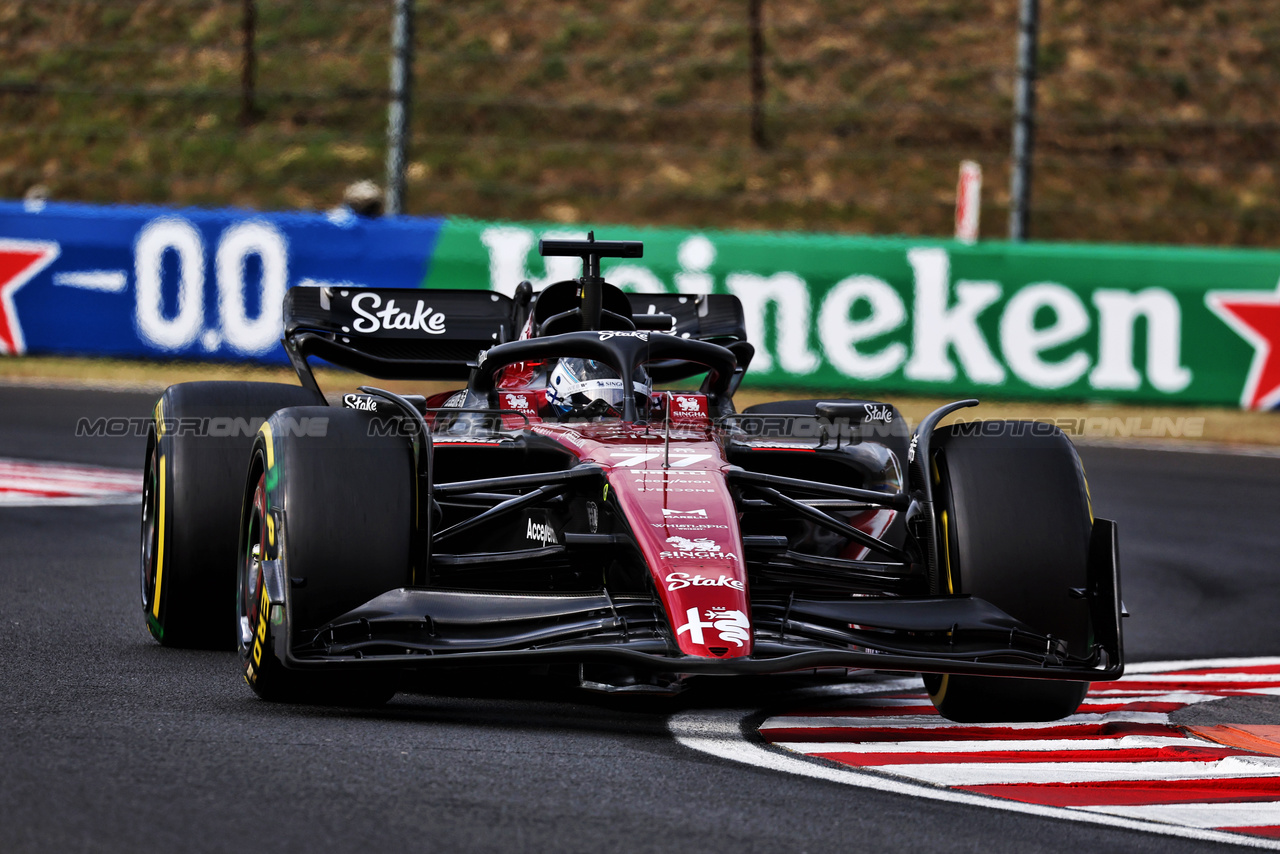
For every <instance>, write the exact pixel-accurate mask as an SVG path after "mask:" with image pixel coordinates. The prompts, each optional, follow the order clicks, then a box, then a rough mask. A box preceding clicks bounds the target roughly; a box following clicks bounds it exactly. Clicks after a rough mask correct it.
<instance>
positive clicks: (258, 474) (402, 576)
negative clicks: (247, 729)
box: [237, 407, 415, 706]
mask: <svg viewBox="0 0 1280 854" xmlns="http://www.w3.org/2000/svg"><path fill="white" fill-rule="evenodd" d="M374 417H375V416H373V415H372V414H371V413H365V412H359V411H355V410H348V409H335V408H327V407H295V408H292V409H286V410H282V411H281V412H278V413H276V415H274V416H273V417H272V418H271V419H270V420H269V421H268V422H267V424H266V425H264V428H263V430H262V431H261V432H260V433H259V435H258V437H257V439H256V440H255V444H254V451H253V463H252V465H251V468H250V474H249V481H248V484H247V486H246V490H245V502H244V511H243V517H242V521H241V528H240V530H241V535H240V549H239V573H238V575H239V583H238V585H237V613H238V616H239V627H240V642H239V645H238V648H239V651H240V658H241V664H242V668H243V673H244V678H245V681H246V682H247V683H248V684H249V686H250V687H251V688H252V689H253V690H254V692H255V693H256V694H257V695H258V696H259V697H262V698H263V699H266V700H275V701H281V702H305V703H322V704H334V705H363V706H370V705H381V704H383V703H385V702H386V701H387V700H389V699H390V698H391V697H392V696H393V695H394V694H395V687H396V686H395V675H394V674H393V673H388V672H386V671H381V670H379V671H368V670H364V671H355V670H334V669H331V668H322V669H318V670H303V669H290V668H288V667H286V666H285V663H284V658H285V651H286V650H287V649H288V648H289V645H290V644H294V643H298V642H306V641H307V640H310V639H313V638H314V637H315V635H316V632H317V631H318V630H319V629H321V628H322V627H323V626H324V625H325V624H327V623H328V622H329V621H331V620H333V619H334V618H335V617H338V616H341V615H342V614H344V613H346V612H347V611H350V610H351V609H353V608H356V607H359V606H360V605H363V604H364V603H365V602H367V601H369V600H370V599H373V598H374V597H376V596H378V595H380V594H382V593H385V592H387V591H388V590H393V589H396V588H399V587H404V586H407V585H409V584H411V583H412V567H411V545H412V535H413V519H414V512H415V507H414V501H415V476H414V470H413V457H412V453H411V449H410V446H409V443H408V441H407V440H406V439H404V438H401V437H396V436H386V435H376V434H375V432H376V431H371V430H370V423H369V422H370V421H371V419H372V418H374Z"/></svg>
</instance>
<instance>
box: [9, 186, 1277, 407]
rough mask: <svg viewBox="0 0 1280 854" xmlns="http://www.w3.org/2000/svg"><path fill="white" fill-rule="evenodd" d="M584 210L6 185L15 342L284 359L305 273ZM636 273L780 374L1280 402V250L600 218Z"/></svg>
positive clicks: (423, 257)
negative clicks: (66, 194) (214, 198)
mask: <svg viewBox="0 0 1280 854" xmlns="http://www.w3.org/2000/svg"><path fill="white" fill-rule="evenodd" d="M585 234H586V231H585V228H584V229H574V228H566V227H564V226H549V225H547V226H543V225H524V224H512V223H485V222H475V221H470V220H462V219H420V218H411V217H401V218H397V219H394V220H364V219H359V218H356V217H353V216H351V215H350V214H347V213H345V212H342V211H338V212H331V213H329V214H257V213H251V212H244V211H191V210H164V209H157V208H136V207H112V208H101V207H92V206H87V205H65V204H50V205H48V206H45V207H40V208H35V209H33V208H31V207H30V206H25V205H23V204H22V203H15V202H10V203H0V352H7V353H21V352H30V353H83V354H104V355H122V356H146V357H155V356H175V357H181V358H206V359H224V360H225V359H251V360H257V361H283V352H282V350H281V348H280V347H279V346H278V344H277V343H276V339H278V337H279V333H280V315H279V296H280V294H282V293H283V289H284V288H286V287H293V286H299V285H302V286H306V285H319V284H346V285H351V286H357V287H358V286H362V285H365V286H396V285H398V286H415V285H421V286H424V287H427V288H434V287H467V288H493V289H495V290H499V291H502V292H504V293H511V292H512V291H513V290H514V288H515V286H516V284H517V283H519V282H520V281H522V280H524V279H528V280H530V281H531V282H533V284H534V286H535V288H539V287H541V286H542V285H545V284H546V283H549V282H552V281H558V280H560V279H566V278H572V277H574V276H576V275H578V274H579V262H578V261H577V260H576V259H571V258H552V259H543V258H540V257H539V256H538V254H537V241H538V239H539V238H541V237H585ZM596 234H597V237H598V238H600V239H640V240H643V241H644V243H645V254H644V257H643V258H642V259H635V260H626V261H621V260H619V261H613V262H612V263H611V262H610V261H609V260H606V261H605V262H604V264H603V267H604V270H605V275H606V277H607V278H608V279H609V280H610V281H612V282H614V283H615V284H617V285H619V286H621V287H622V288H623V289H624V290H627V291H629V292H632V293H634V294H637V295H641V296H642V295H643V294H645V293H677V292H678V293H686V294H691V295H693V294H702V293H730V294H734V295H736V296H737V297H738V298H739V299H740V300H741V301H742V303H743V308H744V310H745V314H746V320H747V329H748V334H749V337H750V339H751V340H752V341H753V342H754V343H755V345H756V347H757V355H756V358H755V361H754V363H753V364H752V370H751V374H750V377H751V379H750V380H749V382H750V383H753V384H755V385H758V386H769V387H775V388H780V389H785V388H796V389H804V388H812V389H822V390H824V391H826V392H828V393H830V392H834V391H841V392H844V393H847V394H850V395H888V394H892V393H894V392H899V393H921V394H936V395H947V396H964V395H977V396H983V395H987V396H1001V397H1019V398H1040V399H1115V400H1130V401H1142V402H1150V403H1158V404H1176V403H1185V404H1193V403H1194V404H1218V405H1228V406H1243V407H1245V408H1258V409H1269V408H1275V407H1277V406H1278V405H1280V346H1273V345H1280V289H1278V285H1277V283H1278V282H1280V252H1268V251H1255V250H1227V249H1184V248H1157V247H1131V246H1089V245H1068V244H1047V243H1045V244H1034V243H1033V244H1022V245H1013V244H1008V243H994V242H993V243H983V244H977V245H962V244H959V243H956V242H953V241H939V240H925V239H909V238H870V237H847V236H836V235H807V234H777V233H772V234H770V233H756V232H711V231H705V232H694V231H687V230H677V229H642V228H636V227H633V226H601V227H599V228H597V230H596Z"/></svg>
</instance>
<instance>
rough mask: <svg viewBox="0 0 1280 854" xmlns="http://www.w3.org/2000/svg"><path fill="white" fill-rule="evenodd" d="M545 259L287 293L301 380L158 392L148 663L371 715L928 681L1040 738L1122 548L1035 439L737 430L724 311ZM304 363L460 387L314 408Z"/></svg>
mask: <svg viewBox="0 0 1280 854" xmlns="http://www.w3.org/2000/svg"><path fill="white" fill-rule="evenodd" d="M540 251H541V253H542V254H543V255H549V256H550V255H555V256H573V257H580V258H581V259H582V260H583V275H582V276H581V278H578V279H574V280H570V281H563V282H558V283H555V284H552V285H549V286H548V287H546V288H545V289H543V290H542V291H541V292H540V293H537V294H536V295H535V294H534V292H533V288H532V287H531V286H530V285H529V283H528V282H523V283H521V284H520V285H519V286H518V287H517V288H516V289H515V292H514V296H513V297H507V296H505V295H502V294H498V293H492V292H488V291H478V290H434V289H433V290H422V289H416V288H407V289H385V288H383V289H369V288H360V287H357V286H354V285H353V286H349V287H346V286H338V287H296V288H293V289H291V290H290V291H289V292H288V294H287V295H286V298H285V309H284V317H285V327H286V328H285V335H284V342H283V343H284V346H285V349H286V351H287V353H288V355H289V357H290V359H291V361H292V363H293V365H294V367H295V369H296V370H297V373H298V376H299V378H300V380H301V385H300V386H289V385H280V384H271V383H247V382H216V383H184V384H181V385H175V386H172V387H170V388H169V389H168V390H167V391H166V392H165V393H164V395H163V396H162V397H161V398H160V400H159V402H158V403H157V405H156V409H155V418H154V424H153V427H152V430H151V436H150V439H149V441H148V449H147V457H146V476H145V496H144V506H143V514H142V562H141V566H142V584H141V586H142V606H143V610H144V613H145V615H146V621H147V625H148V626H149V627H150V630H151V632H152V634H153V635H154V636H155V637H156V638H157V639H158V640H159V641H160V642H161V643H163V644H166V645H176V646H200V647H220V646H222V647H230V646H231V645H232V644H233V643H234V644H235V645H236V647H237V648H238V649H239V654H240V658H241V661H242V665H243V673H244V678H245V680H246V681H247V682H248V684H249V685H250V686H251V687H252V688H253V690H254V691H255V692H257V694H259V695H260V696H262V697H264V698H267V699H273V700H286V701H320V702H325V701H328V702H351V701H360V702H383V701H385V700H386V699H389V698H390V696H391V695H392V694H394V692H395V691H396V689H397V685H398V684H400V683H399V682H398V680H400V679H401V678H402V677H403V676H404V675H405V674H406V673H407V672H410V671H417V672H419V675H421V673H422V672H426V671H429V670H430V669H431V668H441V667H445V668H461V667H467V668H480V667H483V666H489V665H536V666H538V667H547V668H558V669H559V670H561V671H563V670H565V669H571V670H572V672H573V673H574V676H575V678H576V679H577V680H579V682H580V684H581V685H582V686H583V687H585V688H589V689H593V690H598V691H607V692H636V693H674V692H677V691H679V690H680V689H681V688H683V687H684V686H686V685H687V684H689V682H690V681H691V680H697V679H698V678H699V677H703V676H716V675H718V676H725V675H748V674H782V673H804V672H808V673H815V672H820V673H822V674H845V673H847V672H848V671H849V670H858V669H869V670H878V671H899V672H900V671H908V672H916V673H921V674H924V679H925V682H926V685H927V686H928V688H929V691H930V695H931V696H932V698H933V701H934V704H935V705H936V706H937V708H938V709H939V711H940V712H941V713H942V714H943V715H946V716H947V717H950V718H952V719H955V720H960V721H988V720H1052V719H1056V718H1060V717H1063V716H1065V715H1069V714H1071V713H1073V712H1074V711H1075V710H1076V708H1077V707H1078V706H1079V704H1080V701H1081V700H1082V698H1083V696H1084V692H1085V689H1086V688H1087V685H1088V682H1090V681H1096V680H1113V679H1116V678H1118V677H1119V676H1120V675H1121V673H1122V670H1123V663H1122V658H1123V654H1122V644H1121V630H1120V617H1121V606H1120V595H1119V570H1118V563H1117V551H1116V526H1115V524H1114V523H1113V522H1110V521H1107V520H1103V519H1094V518H1093V515H1092V510H1091V507H1090V500H1089V493H1088V489H1087V486H1086V483H1085V477H1084V472H1083V469H1082V468H1081V465H1080V461H1079V458H1078V457H1077V455H1076V452H1075V450H1074V448H1073V447H1072V445H1071V443H1070V441H1069V440H1068V439H1067V438H1066V437H1065V436H1064V435H1063V434H1062V433H1061V432H1059V431H1058V430H1057V429H1056V428H1055V427H1053V426H1051V425H1047V424H1041V423H1036V422H1018V421H974V422H968V423H962V424H953V425H950V426H939V422H940V421H942V419H944V418H945V417H946V416H948V415H950V414H952V413H954V412H956V411H957V410H959V409H962V408H964V407H968V406H972V405H974V404H976V403H977V401H974V400H963V401H958V402H956V403H952V404H949V405H947V406H944V407H942V408H940V409H938V410H937V411H935V412H933V413H932V414H931V415H929V416H928V417H926V418H924V419H923V420H922V421H921V422H920V423H919V424H918V425H917V426H916V427H915V429H914V431H912V432H908V431H907V429H906V426H905V425H904V422H903V419H902V417H901V416H900V415H899V413H898V411H897V410H896V409H895V408H894V407H893V406H892V405H890V404H887V403H880V402H875V401H866V400H852V399H836V400H789V401H781V402H774V403H768V404H762V405H757V406H753V407H749V408H747V409H746V410H744V411H743V412H738V411H736V410H735V408H734V405H733V394H734V392H735V390H736V389H737V388H738V385H739V383H740V382H741V380H742V377H743V373H744V371H745V370H746V368H747V366H748V364H749V363H750V361H751V357H752V354H753V352H754V350H753V347H752V345H751V344H750V343H749V342H748V341H747V340H746V336H745V324H744V320H743V312H742V307H741V304H740V303H739V302H738V300H737V298H736V297H734V296H728V295H722V294H710V295H701V296H682V295H674V294H672V295H650V294H646V295H643V297H628V296H627V295H626V294H625V293H623V292H622V291H621V290H619V289H618V288H616V287H614V286H613V285H611V284H609V283H607V282H606V281H605V280H604V278H602V276H601V275H600V259H601V258H622V257H625V258H635V257H640V256H641V254H642V245H641V244H640V243H638V242H631V241H595V240H594V235H592V236H591V238H590V239H589V240H585V241H581V240H577V241H569V240H559V241H557V240H544V241H542V243H541V245H540ZM309 358H318V359H323V360H326V361H328V362H330V363H334V364H337V365H340V366H343V367H345V368H349V369H352V370H354V371H357V372H360V373H362V374H365V375H368V376H372V377H377V378H382V379H392V380H441V379H457V380H465V381H466V387H465V388H462V389H460V390H457V391H454V392H449V393H444V394H436V395H432V396H430V397H423V396H420V395H409V394H396V393H392V392H389V391H384V390H380V389H378V388H374V387H370V386H361V387H360V388H359V391H356V392H351V393H347V394H343V395H341V397H340V402H339V399H338V398H337V397H335V398H334V402H333V404H329V403H328V402H327V400H326V397H325V396H324V395H323V394H322V393H321V390H320V388H319V386H318V385H317V382H316V379H315V376H314V373H313V371H312V368H311V366H310V363H309V361H308V359H309ZM699 378H701V379H700V380H699ZM658 383H662V384H676V386H677V387H678V389H679V390H676V391H655V390H654V385H655V384H658Z"/></svg>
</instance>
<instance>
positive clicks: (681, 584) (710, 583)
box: [664, 572, 747, 590]
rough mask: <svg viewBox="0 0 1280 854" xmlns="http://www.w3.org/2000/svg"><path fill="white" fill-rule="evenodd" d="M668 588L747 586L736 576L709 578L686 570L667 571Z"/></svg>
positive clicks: (742, 588) (741, 588) (738, 587)
mask: <svg viewBox="0 0 1280 854" xmlns="http://www.w3.org/2000/svg"><path fill="white" fill-rule="evenodd" d="M664 580H665V581H666V582H667V589H668V590H683V589H685V588H686V587H728V588H731V589H733V590H746V589H747V586H746V585H745V584H743V583H742V582H741V581H739V580H738V579H736V578H730V577H729V576H727V575H721V576H720V577H719V578H711V577H710V576H707V575H690V574H689V573H687V572H672V573H668V574H667V577H666V579H664Z"/></svg>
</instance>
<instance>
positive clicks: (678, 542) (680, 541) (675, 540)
mask: <svg viewBox="0 0 1280 854" xmlns="http://www.w3.org/2000/svg"><path fill="white" fill-rule="evenodd" d="M667 543H668V544H670V545H671V546H673V547H674V548H675V550H676V551H678V552H718V551H720V547H719V546H718V545H716V544H715V543H713V542H712V541H711V540H709V539H707V538H706V537H698V538H697V539H696V540H689V539H685V538H684V537H667Z"/></svg>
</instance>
